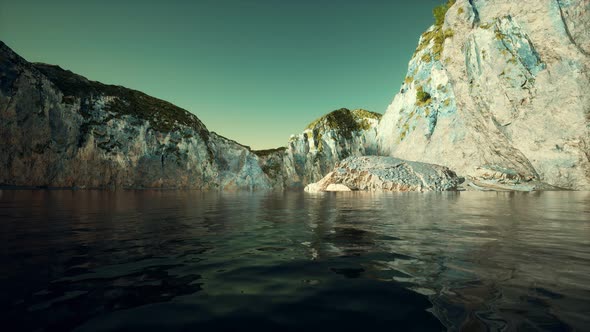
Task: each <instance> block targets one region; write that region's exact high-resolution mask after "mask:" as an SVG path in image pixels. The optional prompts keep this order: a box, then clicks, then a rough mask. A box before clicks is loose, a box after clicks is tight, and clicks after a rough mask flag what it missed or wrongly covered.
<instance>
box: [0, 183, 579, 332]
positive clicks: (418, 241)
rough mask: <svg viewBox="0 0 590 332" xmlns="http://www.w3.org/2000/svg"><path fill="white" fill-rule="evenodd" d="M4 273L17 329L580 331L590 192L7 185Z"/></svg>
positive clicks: (6, 304)
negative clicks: (202, 190) (373, 191)
mask: <svg viewBox="0 0 590 332" xmlns="http://www.w3.org/2000/svg"><path fill="white" fill-rule="evenodd" d="M0 263H1V264H2V265H1V266H2V273H1V274H0V310H1V313H0V318H2V320H3V321H4V322H5V324H8V326H10V330H11V331H18V330H24V331H29V330H39V329H41V330H43V329H45V330H51V331H64V330H71V329H77V330H80V331H112V330H121V329H125V330H144V331H145V330H155V331H157V330H164V329H167V330H195V329H198V328H203V329H205V330H207V329H216V330H223V329H228V330H232V329H236V328H240V327H243V326H250V327H251V328H254V327H256V328H257V329H259V330H270V331H278V330H281V331H285V330H320V329H325V328H329V329H340V330H358V329H378V328H383V327H387V328H388V329H394V330H395V329H399V330H404V331H407V330H415V331H427V330H434V331H440V330H444V329H449V330H467V331H472V330H482V331H485V330H492V331H502V330H512V329H514V330H547V331H568V330H572V329H577V330H590V193H574V192H545V193H530V194H524V193H520V194H515V193H478V192H462V193H429V194H413V193H409V194H366V193H338V194H320V195H312V194H304V193H284V194H283V193H281V194H257V193H254V194H250V193H200V192H191V191H188V192H183V191H138V192H132V191H130V192H105V191H16V190H0ZM244 324H248V325H244Z"/></svg>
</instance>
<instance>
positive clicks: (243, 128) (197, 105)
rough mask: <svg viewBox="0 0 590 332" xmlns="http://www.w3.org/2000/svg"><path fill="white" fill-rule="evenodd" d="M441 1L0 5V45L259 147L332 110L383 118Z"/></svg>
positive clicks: (13, 0) (4, 1)
mask: <svg viewBox="0 0 590 332" xmlns="http://www.w3.org/2000/svg"><path fill="white" fill-rule="evenodd" d="M442 2H443V1H442V0H413V1H405V0H404V1H400V0H395V1H394V0H364V1H361V0H194V1H188V0H167V1H165V0H161V1H152V0H144V1H125V0H117V1H113V0H100V1H98V0H84V1H80V0H75V1H73V0H52V1H47V0H43V1H31V0H0V40H2V41H3V42H5V43H6V44H7V45H8V46H9V47H11V48H12V49H13V50H14V51H16V52H17V53H18V54H20V55H21V56H22V57H24V58H25V59H27V60H28V61H31V62H45V63H50V64H57V65H59V66H61V67H62V68H65V69H69V70H71V71H73V72H75V73H77V74H80V75H83V76H85V77H87V78H89V79H91V80H95V81H100V82H103V83H109V84H117V85H123V86H125V87H128V88H132V89H135V90H140V91H143V92H145V93H147V94H149V95H152V96H154V97H157V98H160V99H164V100H166V101H169V102H171V103H173V104H175V105H178V106H180V107H182V108H184V109H187V110H189V111H190V112H192V113H194V114H196V115H197V116H198V117H199V118H200V119H201V120H202V121H203V122H204V123H205V125H206V126H207V128H208V129H209V130H212V131H215V132H217V133H219V134H221V135H223V136H226V137H228V138H231V139H234V140H237V141H238V142H240V143H242V144H245V145H249V146H251V147H252V148H254V149H266V148H274V147H279V146H285V145H286V143H287V141H288V139H289V136H290V135H291V134H296V133H300V132H302V131H303V129H304V128H305V127H306V126H307V124H308V123H310V122H311V121H313V120H314V119H316V118H318V117H320V116H322V115H324V114H326V113H328V112H330V111H332V110H335V109H339V108H342V107H345V108H349V109H357V108H363V109H368V110H370V111H375V112H379V113H383V112H384V111H385V109H386V108H387V105H388V104H389V103H390V102H391V100H392V99H393V97H394V95H395V93H396V92H397V91H398V90H399V88H400V86H401V82H402V81H403V78H404V76H405V74H406V70H407V64H408V62H409V60H410V57H411V55H412V53H413V52H414V50H415V48H416V46H417V44H418V38H419V36H420V34H421V33H422V32H424V31H425V30H426V29H427V28H428V27H429V26H430V25H431V24H432V22H433V17H432V9H433V8H434V7H435V6H436V5H438V4H440V3H442Z"/></svg>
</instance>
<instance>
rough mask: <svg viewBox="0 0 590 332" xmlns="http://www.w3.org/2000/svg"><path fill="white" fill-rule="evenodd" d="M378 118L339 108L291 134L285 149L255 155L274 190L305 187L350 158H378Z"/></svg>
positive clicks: (369, 114) (379, 117) (362, 112)
mask: <svg viewBox="0 0 590 332" xmlns="http://www.w3.org/2000/svg"><path fill="white" fill-rule="evenodd" d="M379 119H381V114H379V113H373V112H369V111H366V110H354V111H350V110H348V109H345V108H343V109H339V110H336V111H333V112H331V113H329V114H327V115H325V116H323V117H321V118H319V119H317V120H315V121H313V122H312V123H310V124H309V125H308V126H307V128H306V129H305V130H304V131H303V133H301V134H299V135H292V136H291V138H290V139H289V143H288V145H287V147H286V148H280V149H275V150H265V151H255V153H256V154H258V156H259V157H260V162H261V165H262V169H263V170H265V172H266V173H267V174H268V175H269V177H270V178H271V179H273V184H274V187H275V188H284V189H288V188H303V187H305V185H307V184H308V183H312V182H316V181H318V180H320V179H321V178H322V177H324V175H326V174H327V173H328V172H330V170H332V169H333V168H334V166H335V165H336V164H337V163H338V162H339V161H341V160H343V159H345V158H347V157H351V156H365V155H375V154H376V153H377V143H376V138H377V125H378V123H379Z"/></svg>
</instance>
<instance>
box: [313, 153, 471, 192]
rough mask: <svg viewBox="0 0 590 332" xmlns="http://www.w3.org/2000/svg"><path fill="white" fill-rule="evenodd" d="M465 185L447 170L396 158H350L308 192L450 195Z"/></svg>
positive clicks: (453, 173) (314, 184) (442, 167)
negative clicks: (425, 192)
mask: <svg viewBox="0 0 590 332" xmlns="http://www.w3.org/2000/svg"><path fill="white" fill-rule="evenodd" d="M462 182H463V179H461V178H459V177H457V175H456V174H455V172H453V171H451V170H450V169H449V168H447V167H444V166H438V165H432V164H425V163H419V162H411V161H405V160H401V159H397V158H394V157H377V156H371V157H350V158H347V159H345V160H343V161H342V162H340V163H339V164H338V165H337V166H336V168H335V169H334V170H333V171H332V172H330V173H328V175H326V176H325V177H324V178H323V179H321V180H320V181H319V182H316V183H312V184H309V185H308V186H306V187H305V191H307V192H323V191H420V192H424V191H448V190H457V186H458V185H459V184H461V183H462Z"/></svg>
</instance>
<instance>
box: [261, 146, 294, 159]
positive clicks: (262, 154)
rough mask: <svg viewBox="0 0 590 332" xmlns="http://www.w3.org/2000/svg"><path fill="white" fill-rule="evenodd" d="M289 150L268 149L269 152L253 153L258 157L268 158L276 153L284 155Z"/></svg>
mask: <svg viewBox="0 0 590 332" xmlns="http://www.w3.org/2000/svg"><path fill="white" fill-rule="evenodd" d="M285 150H287V148H286V147H284V146H282V147H280V148H276V149H267V150H252V152H253V153H254V154H255V155H257V156H258V157H267V156H270V155H272V154H275V153H282V152H284V151H285Z"/></svg>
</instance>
